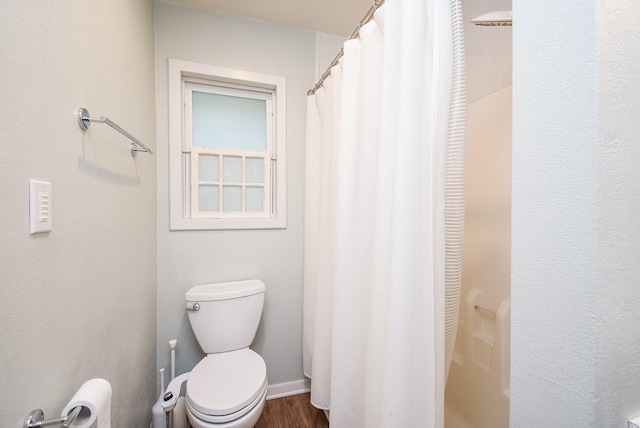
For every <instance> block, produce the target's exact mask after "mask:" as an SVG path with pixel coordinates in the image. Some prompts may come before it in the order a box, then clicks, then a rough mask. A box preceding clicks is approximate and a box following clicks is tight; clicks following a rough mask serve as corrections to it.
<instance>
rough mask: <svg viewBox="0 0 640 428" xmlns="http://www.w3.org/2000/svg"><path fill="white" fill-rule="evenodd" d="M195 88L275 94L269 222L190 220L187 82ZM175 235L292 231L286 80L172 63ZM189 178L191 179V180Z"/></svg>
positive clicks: (171, 169)
mask: <svg viewBox="0 0 640 428" xmlns="http://www.w3.org/2000/svg"><path fill="white" fill-rule="evenodd" d="M185 79H187V80H189V81H191V82H193V81H200V83H207V82H209V83H210V84H215V85H222V86H229V87H230V88H238V87H241V88H249V89H255V90H256V92H273V114H274V115H275V121H274V127H273V128H274V129H273V133H274V135H273V140H272V143H273V145H274V147H273V151H272V158H271V180H272V181H271V183H270V184H271V189H270V192H271V194H272V206H273V212H272V213H271V217H269V218H216V219H212V218H193V217H189V214H188V212H189V208H188V206H187V205H186V204H187V203H190V199H191V198H190V192H191V183H190V177H191V171H187V170H186V168H185V162H184V157H185V156H191V154H190V152H189V151H187V149H186V147H185V138H184V137H185V129H184V95H183V85H184V83H183V82H184V80H185ZM168 80H169V100H168V102H169V229H170V230H227V229H283V228H286V227H287V217H286V215H287V212H286V211H287V210H286V208H287V204H286V183H287V181H286V171H287V168H286V165H287V164H286V98H287V92H286V78H284V77H282V76H274V75H268V74H262V73H254V72H250V71H243V70H235V69H231V68H226V67H219V66H213V65H207V64H199V63H194V62H188V61H182V60H177V59H169V72H168ZM185 178H187V179H185Z"/></svg>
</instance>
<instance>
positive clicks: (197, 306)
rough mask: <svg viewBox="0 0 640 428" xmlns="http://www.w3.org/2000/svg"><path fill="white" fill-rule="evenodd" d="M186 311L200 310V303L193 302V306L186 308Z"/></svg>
mask: <svg viewBox="0 0 640 428" xmlns="http://www.w3.org/2000/svg"><path fill="white" fill-rule="evenodd" d="M187 310H188V311H192V312H198V311H199V310H200V303H194V304H193V306H191V307H190V308H187Z"/></svg>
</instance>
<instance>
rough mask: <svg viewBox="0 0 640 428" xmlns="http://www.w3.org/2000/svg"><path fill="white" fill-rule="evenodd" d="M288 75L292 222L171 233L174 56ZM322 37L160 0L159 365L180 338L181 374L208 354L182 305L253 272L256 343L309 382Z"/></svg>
mask: <svg viewBox="0 0 640 428" xmlns="http://www.w3.org/2000/svg"><path fill="white" fill-rule="evenodd" d="M168 58H177V59H182V60H187V61H193V62H200V63H205V64H212V65H217V66H223V67H231V68H237V69H241V70H248V71H253V72H258V73H266V74H275V75H281V76H285V77H286V79H287V96H288V98H287V168H288V171H287V178H288V183H287V193H288V194H287V203H288V207H287V211H288V212H287V221H288V226H287V229H283V230H234V231H180V232H170V231H169V224H168V221H169V220H168V219H169V218H168V206H169V201H168V187H167V186H168V160H167V144H168V136H167V134H168V127H167V117H168V113H167V112H168V110H167V59H168ZM314 58H315V34H314V33H313V32H309V31H301V30H294V29H290V28H286V27H279V26H274V25H270V24H265V23H260V22H256V21H249V20H245V19H240V18H235V17H231V16H226V15H220V14H215V13H210V12H204V11H199V10H197V9H190V8H185V7H180V6H176V5H170V4H167V3H163V2H156V82H157V83H156V90H157V112H158V122H157V123H158V161H159V168H158V178H159V186H158V345H157V346H158V366H159V367H168V362H169V348H168V345H167V342H168V341H169V340H170V339H172V338H177V339H178V351H177V360H178V369H177V372H178V373H182V372H186V371H189V370H191V369H192V368H193V366H194V365H195V364H196V363H197V362H198V361H199V360H200V359H201V358H202V356H203V354H202V351H201V350H200V348H199V347H198V344H197V342H196V341H195V338H194V336H193V334H192V332H191V327H190V325H189V321H188V319H187V315H186V312H185V310H184V292H185V291H187V290H188V289H189V288H190V287H192V286H193V285H197V284H205V283H211V282H221V281H231V280H238V279H247V278H259V279H262V280H263V281H264V282H265V284H266V286H267V293H266V298H265V308H264V313H263V318H262V323H261V327H260V329H259V331H258V335H257V338H256V341H255V343H254V349H255V350H256V351H257V352H258V353H259V354H261V355H262V356H263V357H264V359H265V361H266V363H267V372H268V375H269V382H270V383H271V384H276V383H282V382H287V381H293V380H300V379H303V374H302V238H303V187H304V186H303V185H304V170H303V167H304V129H305V109H306V104H305V96H306V92H307V90H308V89H309V88H311V87H312V86H313V84H314V77H315V60H314Z"/></svg>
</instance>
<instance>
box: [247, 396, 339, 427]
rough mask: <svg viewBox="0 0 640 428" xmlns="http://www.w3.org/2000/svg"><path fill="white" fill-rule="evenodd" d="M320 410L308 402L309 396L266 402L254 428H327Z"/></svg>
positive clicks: (327, 425)
mask: <svg viewBox="0 0 640 428" xmlns="http://www.w3.org/2000/svg"><path fill="white" fill-rule="evenodd" d="M328 427H329V422H328V421H327V418H326V417H325V415H324V412H323V411H322V410H318V409H316V408H315V407H313V405H312V404H311V402H310V401H309V394H299V395H292V396H290V397H283V398H276V399H274V400H267V402H266V403H265V405H264V410H263V411H262V416H260V419H259V420H258V423H257V424H256V426H255V428H328Z"/></svg>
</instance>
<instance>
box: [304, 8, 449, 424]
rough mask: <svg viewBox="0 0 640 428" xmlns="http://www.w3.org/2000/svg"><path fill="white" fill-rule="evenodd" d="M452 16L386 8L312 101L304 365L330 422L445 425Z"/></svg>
mask: <svg viewBox="0 0 640 428" xmlns="http://www.w3.org/2000/svg"><path fill="white" fill-rule="evenodd" d="M458 1H459V0H458ZM451 14H452V7H451V4H450V0H429V1H427V0H387V2H386V4H385V5H384V6H382V7H381V8H380V9H379V10H378V11H377V12H376V14H375V17H374V19H373V20H372V21H371V22H369V23H368V24H366V25H365V26H364V27H363V28H362V29H361V30H360V35H359V38H357V39H353V40H349V41H347V42H346V43H345V45H344V56H343V57H342V58H341V60H340V63H339V64H338V65H336V66H334V67H333V68H332V70H331V74H330V76H329V77H328V78H327V79H326V80H325V82H324V84H323V86H322V87H321V88H320V89H318V90H317V91H316V93H315V94H314V95H310V96H309V97H308V100H307V144H306V165H305V168H306V183H305V194H306V200H305V256H304V261H305V268H304V269H305V272H304V281H305V291H304V370H305V374H306V375H307V376H309V377H310V378H311V379H312V383H311V385H312V386H311V400H312V403H313V404H314V405H315V406H317V407H319V408H323V409H330V410H331V426H332V428H358V427H363V428H373V427H398V428H410V427H420V428H432V427H433V428H436V427H437V428H441V427H443V425H444V415H443V408H444V387H445V381H446V368H447V362H446V361H445V351H444V348H445V339H444V335H445V316H444V312H445V232H444V223H445V202H444V199H445V175H444V169H445V156H446V153H445V152H446V150H447V134H448V125H449V107H450V97H451V89H452V17H451ZM455 316H456V318H457V313H456V315H455Z"/></svg>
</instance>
